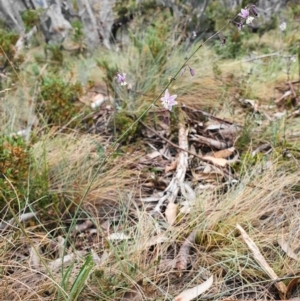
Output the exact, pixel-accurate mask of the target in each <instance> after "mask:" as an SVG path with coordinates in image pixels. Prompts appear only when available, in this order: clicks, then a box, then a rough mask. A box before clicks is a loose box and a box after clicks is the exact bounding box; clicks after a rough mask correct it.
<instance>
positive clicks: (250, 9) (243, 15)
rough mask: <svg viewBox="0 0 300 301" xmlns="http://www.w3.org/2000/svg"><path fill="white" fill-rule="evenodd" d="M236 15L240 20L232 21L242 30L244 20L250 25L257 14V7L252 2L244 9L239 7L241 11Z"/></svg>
mask: <svg viewBox="0 0 300 301" xmlns="http://www.w3.org/2000/svg"><path fill="white" fill-rule="evenodd" d="M251 15H252V16H251ZM238 16H239V17H240V21H239V22H235V21H233V23H235V24H236V26H237V27H238V29H239V30H242V28H243V26H244V22H246V24H247V25H250V24H252V22H253V20H254V17H257V16H258V12H257V8H256V6H255V5H253V4H251V5H248V6H247V7H246V8H245V9H244V8H242V9H241V12H240V13H239V14H238Z"/></svg>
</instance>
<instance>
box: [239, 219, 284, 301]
mask: <svg viewBox="0 0 300 301" xmlns="http://www.w3.org/2000/svg"><path fill="white" fill-rule="evenodd" d="M236 227H237V229H238V230H239V231H240V233H241V235H242V238H243V240H244V241H245V243H246V244H247V246H248V248H249V249H250V250H251V251H252V253H253V257H254V259H255V260H256V262H257V263H258V264H259V265H260V266H261V268H262V269H263V270H264V271H265V272H266V273H267V274H268V275H269V276H270V278H271V279H272V280H274V281H276V282H275V286H276V288H277V289H278V291H279V294H280V295H281V296H280V297H282V299H284V297H285V296H286V293H287V287H286V285H285V284H284V283H283V282H282V281H278V282H277V280H278V279H279V277H278V276H277V275H276V273H275V272H274V270H273V269H272V268H271V267H270V266H269V264H268V263H267V262H266V260H265V258H264V257H263V255H262V254H261V253H260V251H259V249H258V247H257V246H256V244H255V243H254V241H253V240H252V239H251V238H250V237H249V235H248V234H247V233H246V231H245V230H244V229H243V228H242V227H241V226H240V225H239V224H237V225H236Z"/></svg>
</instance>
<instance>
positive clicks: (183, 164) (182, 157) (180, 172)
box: [153, 122, 189, 213]
mask: <svg viewBox="0 0 300 301" xmlns="http://www.w3.org/2000/svg"><path fill="white" fill-rule="evenodd" d="M187 136H188V130H187V129H186V128H185V125H184V123H183V122H180V123H179V133H178V141H179V148H180V149H181V150H182V151H181V152H180V153H179V154H178V157H177V168H176V173H175V175H174V177H173V179H172V180H171V182H170V184H169V185H168V187H167V188H166V189H165V191H164V196H163V197H162V198H160V199H159V201H158V203H157V205H156V206H155V208H154V209H153V212H154V213H155V212H160V207H161V205H162V204H163V203H164V202H165V201H166V200H168V202H169V203H170V202H171V203H175V200H176V198H177V195H178V192H179V189H180V186H181V185H182V183H183V181H184V179H185V174H186V170H187V168H188V155H187V154H188V151H187V149H188V147H189V145H188V139H187Z"/></svg>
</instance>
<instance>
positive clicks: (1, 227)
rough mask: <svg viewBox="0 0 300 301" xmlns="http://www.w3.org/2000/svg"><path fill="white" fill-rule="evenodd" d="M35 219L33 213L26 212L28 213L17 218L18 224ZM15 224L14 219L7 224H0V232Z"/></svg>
mask: <svg viewBox="0 0 300 301" xmlns="http://www.w3.org/2000/svg"><path fill="white" fill-rule="evenodd" d="M33 217H36V214H35V213H34V212H28V213H23V214H21V215H20V216H19V221H20V222H26V221H27V220H29V219H31V218H33ZM14 223H15V219H14V218H12V219H10V220H9V221H8V222H2V223H1V224H0V230H4V229H6V228H7V227H10V226H12V225H13V224H14Z"/></svg>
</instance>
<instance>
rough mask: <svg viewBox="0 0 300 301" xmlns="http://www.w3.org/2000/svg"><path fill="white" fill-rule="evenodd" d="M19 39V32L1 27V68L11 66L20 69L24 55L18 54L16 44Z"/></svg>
mask: <svg viewBox="0 0 300 301" xmlns="http://www.w3.org/2000/svg"><path fill="white" fill-rule="evenodd" d="M18 39H19V34H18V33H16V32H14V31H6V30H4V29H1V28H0V68H6V67H11V68H13V69H15V70H18V69H19V66H20V64H21V63H22V62H23V61H24V58H23V56H21V55H16V48H15V44H16V43H17V41H18Z"/></svg>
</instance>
